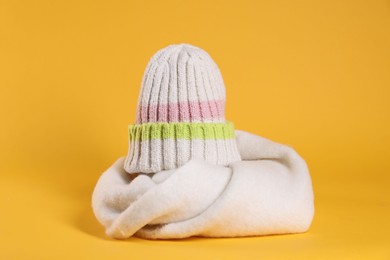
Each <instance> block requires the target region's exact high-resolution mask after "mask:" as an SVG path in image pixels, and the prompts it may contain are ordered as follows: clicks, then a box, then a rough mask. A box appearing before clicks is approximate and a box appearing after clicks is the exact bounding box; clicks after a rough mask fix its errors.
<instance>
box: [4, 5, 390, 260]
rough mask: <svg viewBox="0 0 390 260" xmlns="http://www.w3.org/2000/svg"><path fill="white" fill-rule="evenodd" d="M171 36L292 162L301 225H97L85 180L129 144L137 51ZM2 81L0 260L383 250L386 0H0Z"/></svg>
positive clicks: (388, 56) (141, 53)
mask: <svg viewBox="0 0 390 260" xmlns="http://www.w3.org/2000/svg"><path fill="white" fill-rule="evenodd" d="M182 42H185V43H191V44H194V45H197V46H199V47H201V48H203V49H205V50H206V51H207V52H209V53H210V55H211V56H212V57H213V58H214V60H215V61H216V63H217V64H218V65H219V67H220V69H221V72H222V75H223V77H224V80H225V84H226V88H227V118H228V119H229V120H231V121H233V122H234V123H235V127H236V128H237V129H243V130H247V131H250V132H253V133H256V134H259V135H262V136H264V137H267V138H270V139H272V140H275V141H277V142H281V143H286V144H289V145H291V146H293V147H294V148H295V149H296V150H297V151H298V152H299V153H300V154H301V155H302V156H303V157H304V158H305V159H306V161H307V163H308V165H309V169H310V171H311V175H312V179H313V186H314V191H315V203H316V204H315V205H316V215H315V218H314V221H313V225H312V227H311V229H310V230H309V232H308V233H306V234H299V235H282V236H269V237H257V238H240V239H204V238H191V239H186V240H180V241H157V242H156V241H147V240H141V239H136V238H131V239H129V240H127V241H115V240H111V239H109V238H107V237H106V236H105V235H104V231H103V228H102V227H101V226H100V225H99V224H98V222H97V221H96V220H95V218H94V216H93V214H92V211H91V207H90V200H91V193H92V190H93V188H94V185H95V183H96V181H97V179H98V178H99V176H100V174H101V173H102V172H103V171H104V170H105V169H107V168H108V167H109V166H110V165H111V164H112V163H113V162H114V161H115V160H116V159H117V158H118V157H119V156H123V155H125V154H126V152H127V125H128V124H130V123H132V122H133V121H134V119H135V109H136V103H137V98H138V92H139V88H140V83H141V79H142V74H143V71H144V69H145V66H146V64H147V62H148V60H149V58H150V57H151V56H152V55H153V54H154V53H155V52H156V51H157V50H158V49H160V48H163V47H165V46H167V45H169V44H172V43H182ZM0 86H1V92H0V116H1V117H0V119H1V125H0V173H1V177H0V206H1V212H0V256H1V258H2V259H14V258H29V259H53V258H54V257H56V258H71V257H72V258H81V257H84V258H85V259H92V257H93V259H100V258H106V259H108V257H110V258H112V259H114V258H115V259H120V258H123V259H130V258H137V257H141V256H143V257H147V256H149V257H151V256H155V257H159V258H161V257H170V258H174V257H185V258H191V257H201V256H203V257H208V258H210V259H237V258H238V257H240V258H251V257H252V258H259V257H261V256H266V257H268V258H269V257H275V259H277V258H279V259H281V258H282V259H286V258H294V259H297V258H305V257H307V258H309V259H313V258H325V259H329V258H331V257H332V258H340V259H346V258H347V259H348V258H354V259H357V258H359V257H361V258H366V259H368V258H370V259H376V258H378V259H390V238H389V236H390V223H389V222H390V200H389V199H390V192H389V184H390V183H389V181H390V177H389V175H390V172H389V168H390V160H389V158H388V157H389V156H390V148H389V147H390V122H389V119H390V2H389V1H380V0H374V1H369V0H366V1H357V0H351V1H346V0H342V1H336V0H335V1H332V0H330V1H329V0H320V1H309V0H303V1H280V0H277V1H270V0H269V1H247V0H240V1H212V0H204V1H182V0H180V1H179V0H178V1H171V0H169V1H167V0H164V1H137V2H135V1H113V0H110V1H92V0H91V1H76V0H71V1H42V0H39V1H38V0H37V1H18V0H16V1H15V0H14V1H11V0H9V1H7V0H0ZM146 259H147V258H146Z"/></svg>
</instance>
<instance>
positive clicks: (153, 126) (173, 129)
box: [129, 122, 234, 141]
mask: <svg viewBox="0 0 390 260" xmlns="http://www.w3.org/2000/svg"><path fill="white" fill-rule="evenodd" d="M129 138H130V140H136V141H143V140H158V139H160V140H163V139H184V140H191V139H201V140H227V139H234V126H233V123H232V122H226V123H145V124H133V125H129Z"/></svg>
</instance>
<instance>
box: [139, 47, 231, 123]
mask: <svg viewBox="0 0 390 260" xmlns="http://www.w3.org/2000/svg"><path fill="white" fill-rule="evenodd" d="M225 99H226V92H225V85H224V81H223V78H222V75H221V72H220V70H219V68H218V66H217V64H216V63H215V62H214V60H213V59H212V58H211V56H210V55H209V54H208V53H207V52H206V51H204V50H202V49H200V48H198V47H196V46H193V45H190V44H185V43H183V44H173V45H170V46H168V47H165V48H163V49H161V50H159V51H158V52H157V53H156V54H155V55H154V56H153V57H152V58H151V59H150V61H149V63H148V65H147V67H146V69H145V72H144V75H143V80H142V86H141V91H140V95H139V99H138V107H137V117H136V123H137V124H143V123H158V122H168V123H175V122H224V121H225Z"/></svg>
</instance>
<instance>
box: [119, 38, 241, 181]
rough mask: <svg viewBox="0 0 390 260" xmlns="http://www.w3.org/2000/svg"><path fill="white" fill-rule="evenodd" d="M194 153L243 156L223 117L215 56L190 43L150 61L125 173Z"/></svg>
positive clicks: (214, 157)
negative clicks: (212, 56)
mask: <svg viewBox="0 0 390 260" xmlns="http://www.w3.org/2000/svg"><path fill="white" fill-rule="evenodd" d="M192 158H201V159H204V160H205V161H208V162H210V163H213V164H218V165H228V164H229V163H231V162H234V161H239V160H241V158H240V155H239V153H238V149H237V146H236V142H235V138H234V127H233V123H231V122H227V121H225V86H224V82H223V79H222V76H221V73H220V71H219V69H218V66H217V65H216V64H215V62H214V61H213V59H212V58H211V57H210V56H209V54H208V53H207V52H205V51H204V50H202V49H200V48H198V47H195V46H192V45H189V44H174V45H170V46H168V47H165V48H163V49H161V50H159V51H158V52H157V53H156V54H155V55H154V56H153V57H152V58H151V59H150V61H149V63H148V65H147V67H146V70H145V73H144V76H143V81H142V86H141V91H140V95H139V99H138V107H137V118H136V122H135V124H132V125H130V126H129V151H128V155H127V158H126V160H125V164H124V168H125V170H126V171H127V172H128V173H136V172H142V173H152V172H159V171H162V170H171V169H175V168H178V167H180V166H182V165H183V164H185V163H186V162H188V161H189V160H190V159H192Z"/></svg>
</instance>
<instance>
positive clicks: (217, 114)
mask: <svg viewBox="0 0 390 260" xmlns="http://www.w3.org/2000/svg"><path fill="white" fill-rule="evenodd" d="M156 111H157V113H156ZM137 113H138V114H139V115H137V124H142V123H156V122H205V121H207V122H209V121H211V122H222V121H224V120H225V100H212V101H183V102H179V103H168V104H158V105H149V106H139V107H138V111H137Z"/></svg>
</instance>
